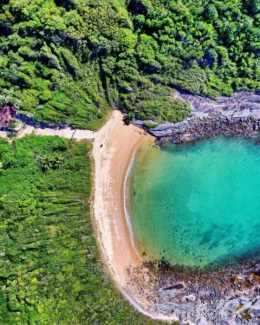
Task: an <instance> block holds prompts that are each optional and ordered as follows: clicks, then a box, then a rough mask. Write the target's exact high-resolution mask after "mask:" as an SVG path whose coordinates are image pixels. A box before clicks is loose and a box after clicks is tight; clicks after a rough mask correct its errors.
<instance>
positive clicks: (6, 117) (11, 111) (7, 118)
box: [0, 104, 16, 128]
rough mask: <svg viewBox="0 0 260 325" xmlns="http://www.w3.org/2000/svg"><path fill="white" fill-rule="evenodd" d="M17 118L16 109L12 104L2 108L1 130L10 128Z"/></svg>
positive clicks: (0, 109)
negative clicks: (10, 124)
mask: <svg viewBox="0 0 260 325" xmlns="http://www.w3.org/2000/svg"><path fill="white" fill-rule="evenodd" d="M15 118H16V107H15V106H14V105H12V104H4V106H1V107H0V128H3V127H8V126H9V123H10V122H11V121H12V120H15Z"/></svg>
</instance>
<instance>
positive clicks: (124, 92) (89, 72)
mask: <svg viewBox="0 0 260 325" xmlns="http://www.w3.org/2000/svg"><path fill="white" fill-rule="evenodd" d="M259 23H260V4H259V1H258V0H234V1H222V0H217V1H208V0H127V1H122V0H89V1H86V0H3V1H1V7H0V101H1V102H4V101H10V102H12V103H15V104H16V105H17V106H19V107H20V111H21V112H23V113H29V114H31V115H32V116H33V117H34V118H35V119H36V120H41V121H46V122H56V123H59V122H61V121H63V122H68V123H71V124H72V125H73V126H79V127H84V128H90V129H97V128H98V127H100V125H101V124H102V123H103V121H104V118H105V116H106V114H107V112H108V109H109V108H111V107H114V106H119V107H120V108H121V109H122V110H124V111H125V112H126V113H127V114H128V115H127V119H128V120H131V119H133V118H134V117H139V118H143V119H145V118H147V119H150V118H152V119H154V120H156V121H157V122H160V121H164V120H171V121H179V120H181V119H182V118H183V117H184V116H185V115H186V114H187V113H188V112H189V105H188V104H187V103H182V104H181V103H180V102H178V101H176V100H173V99H172V96H171V95H172V94H171V93H172V89H173V88H176V87H177V88H181V89H184V90H187V91H190V92H192V93H196V94H202V95H206V96H210V97H212V98H215V97H217V96H218V95H219V94H226V95H230V94H232V93H233V91H234V90H241V89H248V90H256V89H259V88H260V87H259V86H260V68H259V63H260V32H259V30H260V28H259V27H260V26H259Z"/></svg>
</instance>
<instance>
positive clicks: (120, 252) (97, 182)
mask: <svg viewBox="0 0 260 325" xmlns="http://www.w3.org/2000/svg"><path fill="white" fill-rule="evenodd" d="M144 140H145V141H146V140H147V141H151V142H152V143H155V138H154V137H152V136H150V135H148V134H146V132H145V131H144V130H140V129H139V128H137V127H136V126H134V125H125V124H124V123H123V115H122V113H121V112H119V111H113V112H112V114H111V116H110V118H109V120H108V121H107V123H106V124H105V125H104V126H103V128H101V129H100V131H99V132H98V133H97V136H96V139H95V141H94V143H93V151H92V155H93V160H94V163H95V174H94V193H93V199H94V204H93V221H94V228H95V233H96V236H97V238H96V239H97V242H98V244H99V248H100V251H101V256H102V260H103V263H104V266H105V268H106V269H107V270H108V272H109V273H110V275H111V277H112V279H113V280H114V283H115V284H116V286H117V287H118V289H119V290H120V291H121V293H122V294H123V295H124V297H125V298H127V300H128V301H129V302H130V304H131V305H132V306H133V307H134V308H135V309H136V310H137V311H139V312H141V313H143V314H144V315H146V316H148V317H150V318H151V319H153V320H158V321H159V320H163V321H165V322H172V321H176V317H175V316H172V315H171V316H168V315H163V314H159V313H156V312H152V310H151V308H150V303H149V301H148V300H147V295H149V292H148V291H147V292H146V294H145V295H143V294H142V293H141V294H139V293H140V288H139V283H136V285H135V284H134V283H133V282H132V278H131V273H132V271H133V270H137V269H138V270H141V273H142V277H143V279H144V282H146V281H149V275H148V274H147V272H148V269H147V268H144V267H143V261H142V259H141V258H140V256H139V254H138V253H137V252H136V250H135V248H134V247H133V245H132V241H131V235H130V231H129V228H128V225H127V219H126V215H125V210H124V188H125V179H126V176H127V172H128V169H129V165H130V163H131V161H132V159H133V155H134V153H135V151H136V149H137V148H138V146H139V145H140V144H141V142H142V141H144Z"/></svg>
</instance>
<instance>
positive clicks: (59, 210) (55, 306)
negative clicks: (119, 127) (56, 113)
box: [0, 136, 154, 325]
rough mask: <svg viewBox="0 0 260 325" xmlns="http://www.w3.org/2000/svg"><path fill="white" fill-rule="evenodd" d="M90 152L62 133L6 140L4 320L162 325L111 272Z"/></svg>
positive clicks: (1, 228) (2, 148)
mask: <svg viewBox="0 0 260 325" xmlns="http://www.w3.org/2000/svg"><path fill="white" fill-rule="evenodd" d="M89 149H90V148H89V144H88V143H87V142H84V141H83V142H79V143H75V142H70V141H68V140H65V139H61V138H55V137H36V136H26V137H25V138H23V139H21V140H17V139H14V140H13V142H12V144H11V145H9V144H8V143H7V141H6V140H5V139H2V138H0V185H1V186H0V324H1V325H42V324H46V325H50V324H51V325H55V324H59V325H72V324H73V325H106V324H107V325H149V324H153V323H154V322H152V321H151V320H149V319H147V318H144V317H143V316H142V315H139V314H137V313H136V312H134V311H133V310H132V308H131V307H130V306H129V305H128V303H127V302H125V301H124V300H123V299H122V297H121V296H120V294H119V293H118V292H117V290H116V289H114V287H113V286H112V285H111V283H110V281H109V280H108V277H107V276H106V275H105V274H104V273H103V270H102V265H101V263H100V260H99V252H98V249H97V245H96V242H95V238H94V236H93V232H92V228H91V223H90V212H89V199H90V185H91V184H90V183H91V181H90V164H91V162H90V158H89ZM51 158H52V159H51ZM58 161H59V162H60V163H59V164H57V162H58ZM46 162H47V163H49V162H51V164H50V165H48V164H47V165H48V168H47V167H45V163H46ZM53 162H55V163H54V164H53Z"/></svg>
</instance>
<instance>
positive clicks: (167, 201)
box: [129, 138, 260, 267]
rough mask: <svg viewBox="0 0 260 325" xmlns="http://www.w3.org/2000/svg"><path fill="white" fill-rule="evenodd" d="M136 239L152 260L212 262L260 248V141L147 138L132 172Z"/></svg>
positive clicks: (192, 264)
mask: <svg viewBox="0 0 260 325" xmlns="http://www.w3.org/2000/svg"><path fill="white" fill-rule="evenodd" d="M129 210H130V216H131V223H132V227H133V233H134V241H135V246H136V248H137V250H138V251H139V253H140V254H142V255H143V257H144V258H145V259H147V260H153V259H161V258H165V259H166V260H168V261H169V262H170V263H172V264H174V265H177V264H178V265H182V266H190V267H205V266H209V265H210V264H211V263H214V264H216V263H223V261H224V260H230V259H233V258H236V257H239V256H242V255H243V254H246V253H248V252H252V251H254V250H255V249H258V248H260V146H258V145H255V144H253V143H252V142H249V141H247V140H239V139H229V138H216V139H211V140H205V141H202V142H198V143H195V144H184V145H178V146H171V147H168V148H167V149H159V148H155V147H152V146H148V145H143V146H141V148H140V149H139V150H138V151H137V153H136V157H135V161H134V165H133V168H132V171H131V174H130V177H129Z"/></svg>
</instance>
